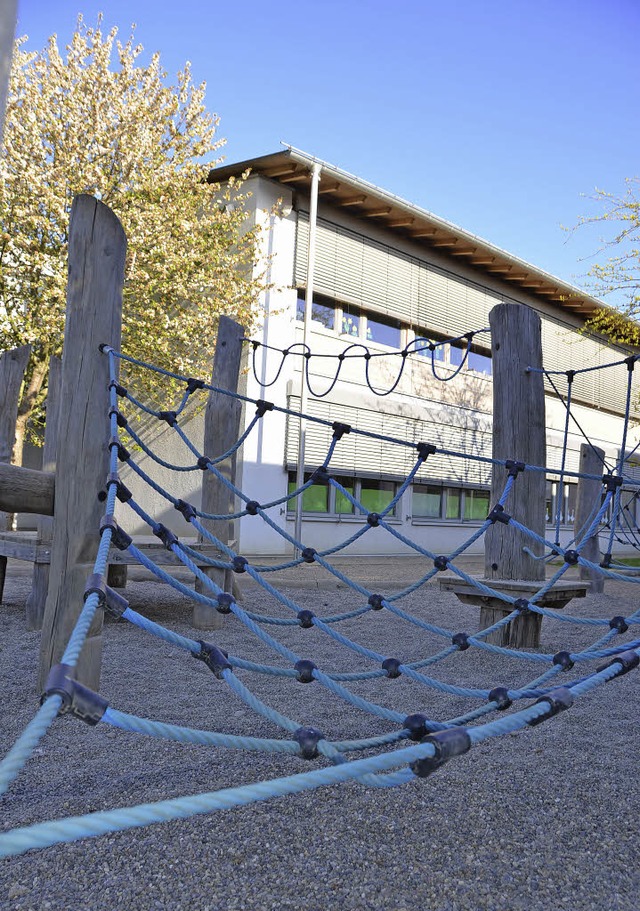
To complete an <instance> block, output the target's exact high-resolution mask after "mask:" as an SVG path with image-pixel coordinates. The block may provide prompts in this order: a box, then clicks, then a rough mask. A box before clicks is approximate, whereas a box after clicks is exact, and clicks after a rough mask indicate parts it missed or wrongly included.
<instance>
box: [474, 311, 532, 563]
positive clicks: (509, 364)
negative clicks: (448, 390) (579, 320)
mask: <svg viewBox="0 0 640 911" xmlns="http://www.w3.org/2000/svg"><path fill="white" fill-rule="evenodd" d="M489 325H490V326H491V356H492V363H493V458H494V459H501V460H505V459H512V460H514V461H517V462H524V463H525V464H526V465H544V464H545V463H546V428H545V403H544V383H543V377H542V373H536V372H533V371H528V370H527V367H534V368H537V369H538V370H539V369H541V368H542V335H541V321H540V317H539V316H538V314H537V313H536V311H535V310H532V309H531V308H530V307H525V306H523V305H522V304H499V305H498V306H497V307H494V308H493V310H492V311H491V313H490V314H489ZM506 481H507V471H506V470H505V469H504V468H501V467H500V466H494V469H493V476H492V481H491V502H492V503H496V502H497V501H498V499H499V497H500V495H501V494H502V491H503V490H504V485H505V483H506ZM545 485H546V478H545V475H544V472H541V471H525V472H522V473H520V474H519V475H518V476H517V477H516V479H515V483H514V485H513V489H512V491H511V494H510V495H509V502H508V505H507V511H508V512H510V513H511V514H512V515H513V516H514V517H515V518H516V519H517V520H518V521H519V522H521V523H522V524H523V525H527V526H528V527H529V528H530V529H531V530H532V531H534V532H536V533H537V534H538V535H540V536H544V528H545ZM525 547H527V548H528V549H529V550H531V551H533V552H535V551H539V550H540V548H539V547H538V546H536V545H532V543H531V539H530V538H527V537H526V536H525V535H523V534H522V532H519V531H517V530H516V529H514V528H510V527H509V526H507V525H503V524H502V523H501V522H495V523H494V524H493V526H492V527H491V528H490V529H489V531H488V532H487V534H486V536H485V577H486V578H487V579H528V580H535V581H540V580H543V579H544V574H545V568H544V563H543V562H542V560H536V559H535V558H534V557H532V556H530V554H528V553H527V552H526V551H525V550H524V548H525ZM539 556H542V554H539Z"/></svg>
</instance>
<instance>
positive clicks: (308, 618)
mask: <svg viewBox="0 0 640 911" xmlns="http://www.w3.org/2000/svg"><path fill="white" fill-rule="evenodd" d="M314 617H315V614H314V613H313V611H310V610H301V611H298V623H299V624H300V626H301V627H302V629H311V627H312V626H313V618H314Z"/></svg>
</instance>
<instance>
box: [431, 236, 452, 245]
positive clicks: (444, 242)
mask: <svg viewBox="0 0 640 911" xmlns="http://www.w3.org/2000/svg"><path fill="white" fill-rule="evenodd" d="M457 243H458V238H457V237H443V238H442V239H441V240H434V241H432V243H431V246H432V247H455V245H456V244H457Z"/></svg>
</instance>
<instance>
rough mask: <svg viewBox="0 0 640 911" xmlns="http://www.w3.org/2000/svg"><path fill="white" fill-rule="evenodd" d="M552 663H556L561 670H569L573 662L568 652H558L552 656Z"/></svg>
mask: <svg viewBox="0 0 640 911" xmlns="http://www.w3.org/2000/svg"><path fill="white" fill-rule="evenodd" d="M553 663H554V664H558V665H559V666H560V667H561V668H562V670H563V671H570V670H571V668H572V667H573V665H574V664H575V662H574V661H573V659H572V657H571V654H570V652H558V653H557V654H555V655H554V656H553Z"/></svg>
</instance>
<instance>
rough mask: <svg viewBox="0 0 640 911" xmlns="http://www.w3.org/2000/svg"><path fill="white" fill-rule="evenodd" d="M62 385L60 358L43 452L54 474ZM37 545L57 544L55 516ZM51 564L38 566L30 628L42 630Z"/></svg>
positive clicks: (41, 519)
mask: <svg viewBox="0 0 640 911" xmlns="http://www.w3.org/2000/svg"><path fill="white" fill-rule="evenodd" d="M61 385H62V361H61V360H60V358H59V357H52V358H50V359H49V383H48V388H47V416H46V423H45V427H44V447H43V449H42V470H43V471H48V472H50V473H52V474H53V473H54V472H55V470H56V454H57V448H58V420H59V418H60V394H61ZM37 527H38V534H37V543H38V544H41V545H45V546H46V545H47V544H49V545H51V542H52V541H53V517H52V516H38V526H37ZM49 570H50V564H49V563H34V565H33V580H32V582H31V591H30V592H29V597H28V598H27V607H26V614H27V629H29V630H34V629H42V620H43V618H44V606H45V603H46V600H47V590H48V588H49Z"/></svg>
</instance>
